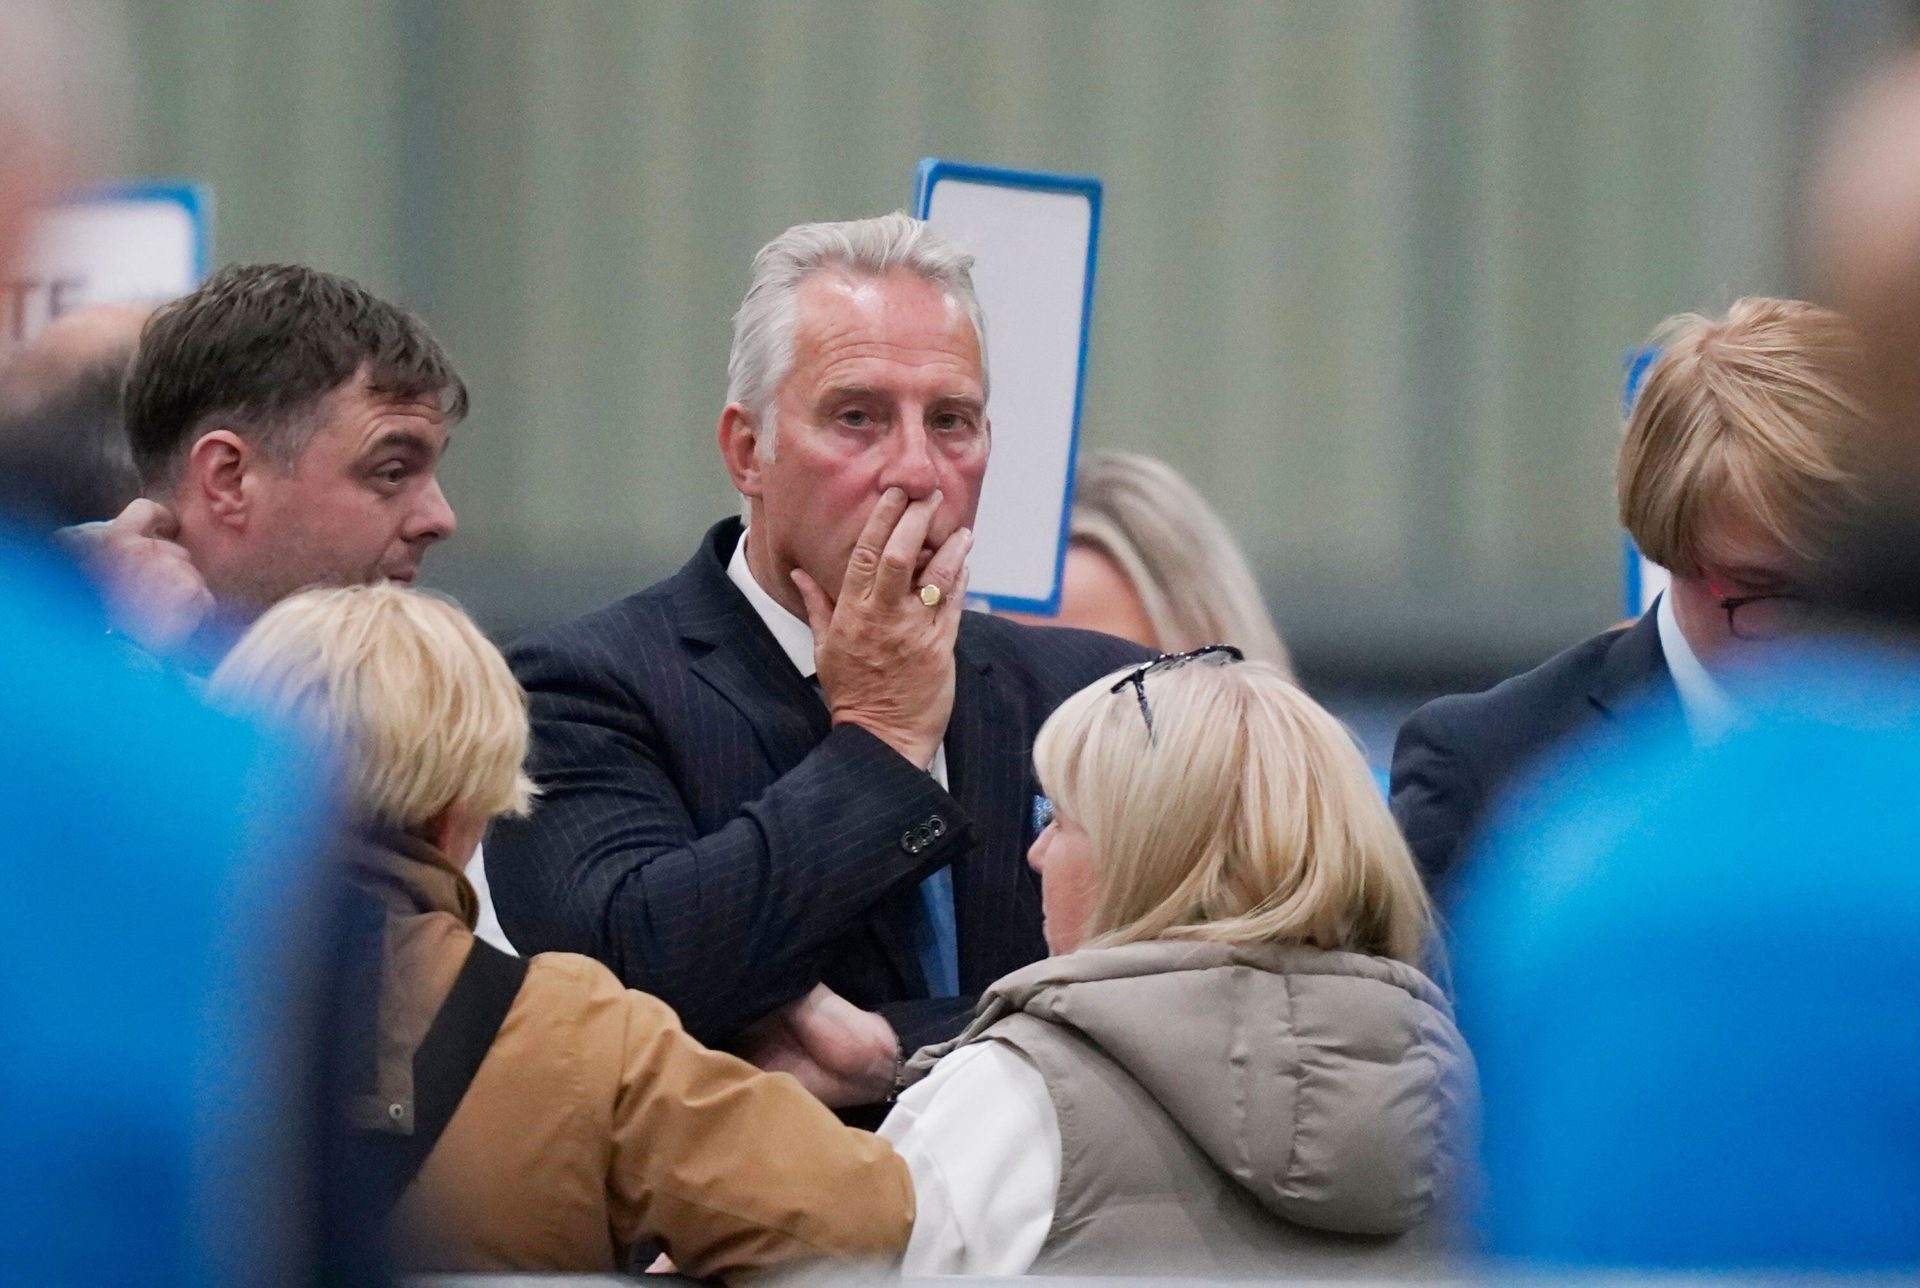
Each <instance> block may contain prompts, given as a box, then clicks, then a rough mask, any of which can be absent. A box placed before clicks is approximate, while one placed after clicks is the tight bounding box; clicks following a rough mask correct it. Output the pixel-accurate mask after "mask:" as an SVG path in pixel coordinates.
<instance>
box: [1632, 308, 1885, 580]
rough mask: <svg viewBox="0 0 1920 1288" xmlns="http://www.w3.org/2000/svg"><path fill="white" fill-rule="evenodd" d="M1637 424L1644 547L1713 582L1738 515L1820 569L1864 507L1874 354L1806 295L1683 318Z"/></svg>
mask: <svg viewBox="0 0 1920 1288" xmlns="http://www.w3.org/2000/svg"><path fill="white" fill-rule="evenodd" d="M1648 343H1649V344H1650V345H1652V346H1655V347H1657V348H1658V349H1659V351H1660V356H1659V357H1658V358H1656V359H1655V360H1654V363H1653V366H1652V367H1651V368H1649V369H1648V371H1647V375H1646V379H1645V381H1644V383H1643V384H1642V385H1641V387H1640V391H1639V393H1638V395H1637V396H1636V397H1635V399H1634V403H1633V410H1632V412H1631V413H1630V414H1629V415H1628V417H1627V429H1626V439H1625V441H1624V442H1623V443H1622V444H1621V447H1620V477H1619V499H1620V522H1621V524H1622V525H1623V526H1624V527H1625V528H1626V529H1627V531H1628V532H1629V533H1631V534H1632V536H1633V539H1634V542H1635V544H1637V545H1638V546H1639V547H1640V552H1641V553H1642V554H1644V555H1646V556H1647V557H1648V558H1649V559H1651V560H1653V561H1654V562H1655V563H1657V564H1660V565H1661V566H1663V567H1665V568H1667V569H1669V570H1670V571H1672V572H1675V573H1679V574H1680V575H1682V576H1688V577H1695V576H1699V575H1700V574H1701V573H1702V571H1703V570H1704V569H1705V568H1707V567H1708V566H1709V565H1712V564H1716V563H1719V562H1721V561H1722V560H1724V559H1725V558H1726V557H1727V554H1728V552H1725V551H1721V550H1717V549H1712V548H1710V544H1711V542H1712V540H1713V533H1714V529H1715V527H1716V526H1717V525H1719V524H1721V523H1724V522H1726V519H1727V516H1736V517H1738V518H1740V519H1743V520H1746V521H1748V522H1751V523H1752V524H1755V525H1757V526H1758V528H1759V529H1760V531H1761V532H1762V533H1764V534H1765V535H1766V536H1767V538H1768V539H1769V540H1771V541H1772V542H1773V543H1774V544H1775V545H1777V546H1778V547H1779V549H1780V550H1782V551H1783V552H1785V553H1786V554H1787V555H1789V556H1790V557H1792V558H1794V559H1797V560H1800V561H1802V562H1804V563H1809V564H1811V563H1812V562H1814V561H1816V560H1817V559H1819V558H1820V556H1821V553H1822V551H1821V550H1820V546H1819V543H1820V542H1821V541H1822V540H1823V539H1824V538H1825V537H1826V536H1827V535H1828V533H1829V532H1830V531H1831V529H1832V527H1833V525H1834V524H1835V523H1836V522H1837V521H1838V520H1839V519H1840V518H1841V517H1842V516H1844V514H1845V513H1846V509H1847V507H1848V506H1850V505H1851V504H1852V503H1853V501H1854V499H1855V491H1856V488H1857V484H1858V481H1859V480H1858V478H1857V470H1856V469H1855V468H1853V467H1852V466H1851V465H1850V464H1849V461H1850V460H1852V459H1853V458H1854V454H1855V453H1857V452H1858V451H1859V449H1860V446H1861V442H1862V440H1863V439H1864V437H1865V436H1866V431H1867V430H1869V429H1870V428H1871V427H1872V426H1873V424H1874V423H1875V417H1874V415H1873V413H1872V410H1871V408H1870V406H1869V403H1870V401H1871V396H1870V393H1869V387H1868V385H1867V382H1866V369H1865V363H1864V354H1863V351H1862V347H1861V342H1860V339H1859V336H1858V334H1857V333H1856V332H1855V330H1854V328H1853V325H1852V324H1851V323H1850V322H1848V321H1847V319H1845V318H1844V317H1842V316H1841V315H1840V314H1838V313H1835V312H1832V311H1831V310H1829V309H1823V308H1820V307H1819V306H1817V305H1813V304H1806V303H1802V302H1801V301H1799V300H1776V299H1765V298H1758V297H1754V298H1748V299H1742V300H1737V301H1735V303H1734V305H1733V307H1732V308H1730V309H1728V310H1727V316H1726V317H1725V318H1724V319H1715V318H1708V317H1703V316H1701V315H1700V314H1697V313H1683V314H1681V315H1679V316H1677V317H1672V318H1668V319H1667V320H1666V321H1665V322H1663V323H1661V325H1660V327H1659V328H1658V329H1657V330H1655V332H1654V333H1653V336H1652V338H1651V339H1650V340H1649V341H1648Z"/></svg>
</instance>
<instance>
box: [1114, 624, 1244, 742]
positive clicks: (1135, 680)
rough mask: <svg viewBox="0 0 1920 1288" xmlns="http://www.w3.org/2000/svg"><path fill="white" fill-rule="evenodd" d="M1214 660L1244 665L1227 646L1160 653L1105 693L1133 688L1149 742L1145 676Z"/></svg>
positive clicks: (1150, 717)
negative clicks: (1192, 663) (1189, 663)
mask: <svg viewBox="0 0 1920 1288" xmlns="http://www.w3.org/2000/svg"><path fill="white" fill-rule="evenodd" d="M1209 657H1211V658H1217V659H1219V664H1220V665H1222V666H1224V665H1226V664H1227V663H1228V662H1244V661H1245V660H1246V657H1247V655H1246V654H1245V653H1242V652H1241V651H1240V650H1239V649H1237V648H1235V647H1234V646H1233V645H1231V644H1208V645H1206V646H1204V647H1202V648H1196V649H1191V650H1189V651H1187V652H1185V653H1162V654H1161V655H1160V656H1159V657H1156V658H1154V659H1153V661H1151V662H1147V663H1143V664H1142V665H1140V666H1136V667H1134V668H1133V670H1131V671H1129V672H1127V673H1126V674H1125V675H1123V676H1121V677H1120V678H1119V679H1118V680H1116V681H1114V685H1113V687H1112V688H1111V689H1108V690H1107V692H1109V693H1118V692H1120V690H1122V689H1124V688H1126V687H1127V686H1128V685H1129V684H1131V685H1132V686H1133V696H1134V697H1136V698H1138V699H1140V718H1141V719H1142V720H1145V721H1146V722H1147V741H1148V742H1149V743H1151V742H1152V741H1153V708H1152V707H1150V706H1148V705H1147V677H1148V676H1149V675H1152V674H1153V673H1154V672H1155V671H1171V670H1172V669H1173V668H1174V667H1176V666H1185V665H1186V664H1187V663H1188V662H1196V661H1199V660H1200V659H1202V658H1209Z"/></svg>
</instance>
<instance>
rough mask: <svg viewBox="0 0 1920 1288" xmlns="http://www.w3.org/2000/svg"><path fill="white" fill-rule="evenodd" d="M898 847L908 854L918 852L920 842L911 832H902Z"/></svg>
mask: <svg viewBox="0 0 1920 1288" xmlns="http://www.w3.org/2000/svg"><path fill="white" fill-rule="evenodd" d="M900 848H901V849H903V850H905V851H906V852H907V853H908V854H918V853H920V849H921V843H920V841H919V839H918V838H916V837H915V836H914V834H913V833H912V832H902V833H901V834H900Z"/></svg>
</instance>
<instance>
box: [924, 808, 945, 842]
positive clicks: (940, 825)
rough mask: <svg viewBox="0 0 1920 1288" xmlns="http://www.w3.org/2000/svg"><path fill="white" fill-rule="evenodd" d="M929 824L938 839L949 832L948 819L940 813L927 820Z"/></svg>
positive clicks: (934, 836)
mask: <svg viewBox="0 0 1920 1288" xmlns="http://www.w3.org/2000/svg"><path fill="white" fill-rule="evenodd" d="M927 826H928V827H929V828H931V829H932V831H933V838H934V839H935V840H936V841H937V840H939V839H940V838H941V837H943V836H945V835H946V834H947V820H946V819H944V818H941V817H940V816H939V815H938V814H935V815H934V816H933V817H932V818H930V819H928V820H927Z"/></svg>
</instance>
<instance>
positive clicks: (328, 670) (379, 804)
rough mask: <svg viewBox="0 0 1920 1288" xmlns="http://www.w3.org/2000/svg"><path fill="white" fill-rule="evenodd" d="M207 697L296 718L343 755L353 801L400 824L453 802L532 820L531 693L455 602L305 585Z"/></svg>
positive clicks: (252, 636)
mask: <svg viewBox="0 0 1920 1288" xmlns="http://www.w3.org/2000/svg"><path fill="white" fill-rule="evenodd" d="M208 692H209V696H212V697H215V698H220V699H225V700H228V701H233V700H244V701H246V702H249V703H251V704H253V705H254V706H255V707H257V708H264V709H266V710H267V711H269V712H271V713H274V714H277V715H280V716H282V717H288V718H291V719H293V720H295V721H297V722H299V723H301V724H302V725H303V726H304V727H306V728H307V729H309V730H311V731H312V732H314V733H315V734H316V735H317V736H319V737H321V738H322V739H324V740H325V741H326V742H328V743H329V744H331V745H333V746H334V747H336V748H338V749H339V752H340V754H341V755H342V756H343V757H344V759H345V766H344V767H345V770H346V778H347V783H348V786H349V789H350V792H351V796H352V802H353V805H354V807H355V809H356V810H357V811H359V812H360V813H361V814H362V815H363V816H365V817H367V818H370V819H375V820H378V821H380V822H384V823H386V824H389V825H390V826H393V827H398V828H400V829H402V830H412V829H415V828H418V827H419V826H421V825H422V824H424V823H426V822H428V821H429V820H431V819H433V818H434V817H435V816H437V815H438V814H439V813H440V812H441V811H443V810H445V809H447V808H448V807H449V806H453V807H457V808H459V809H461V810H464V811H466V812H468V813H471V814H473V815H476V816H478V817H480V818H488V819H490V818H495V817H498V816H499V815H502V814H513V815H524V814H525V813H526V812H527V809H528V807H529V805H530V804H531V802H532V799H533V796H534V795H535V789H534V786H533V784H532V782H531V781H529V780H528V778H527V776H526V774H525V773H524V772H523V771H522V766H523V765H524V764H525V762H526V758H527V699H526V694H525V693H524V692H522V690H521V688H520V685H519V684H518V683H517V682H516V681H515V680H514V678H513V673H512V672H511V671H509V670H508V669H507V663H506V659H504V658H503V657H501V656H500V650H498V649H497V648H495V647H494V646H493V644H492V643H490V642H489V641H488V639H487V637H486V636H484V635H482V634H481V633H480V630H479V628H478V627H476V626H475V625H474V624H473V621H472V620H471V619H470V618H469V617H468V616H467V615H466V614H465V613H464V612H462V611H461V610H460V608H459V606H458V605H456V604H454V603H453V602H452V601H451V600H447V599H442V598H440V597H438V596H436V595H431V594H428V593H427V592H425V591H418V590H407V589H404V588H402V587H399V586H394V585H388V584H380V585H373V586H343V587H335V588H330V589H320V590H307V591H302V592H301V593H299V594H297V595H293V596H290V597H288V598H287V599H283V600H281V601H280V602H279V603H278V604H276V605H274V606H273V607H272V608H270V609H268V610H267V611H266V613H264V614H263V615H262V616H261V617H260V619H259V620H258V621H257V622H255V623H254V624H253V627H252V629H251V630H249V631H248V632H247V633H246V635H245V636H243V637H242V638H241V640H240V642H239V644H237V645H235V646H234V649H233V651H232V652H231V653H229V654H227V657H226V660H225V661H224V662H222V663H221V664H220V667H219V669H218V670H216V671H215V672H214V673H213V680H212V682H211V684H210V685H209V689H208Z"/></svg>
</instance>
